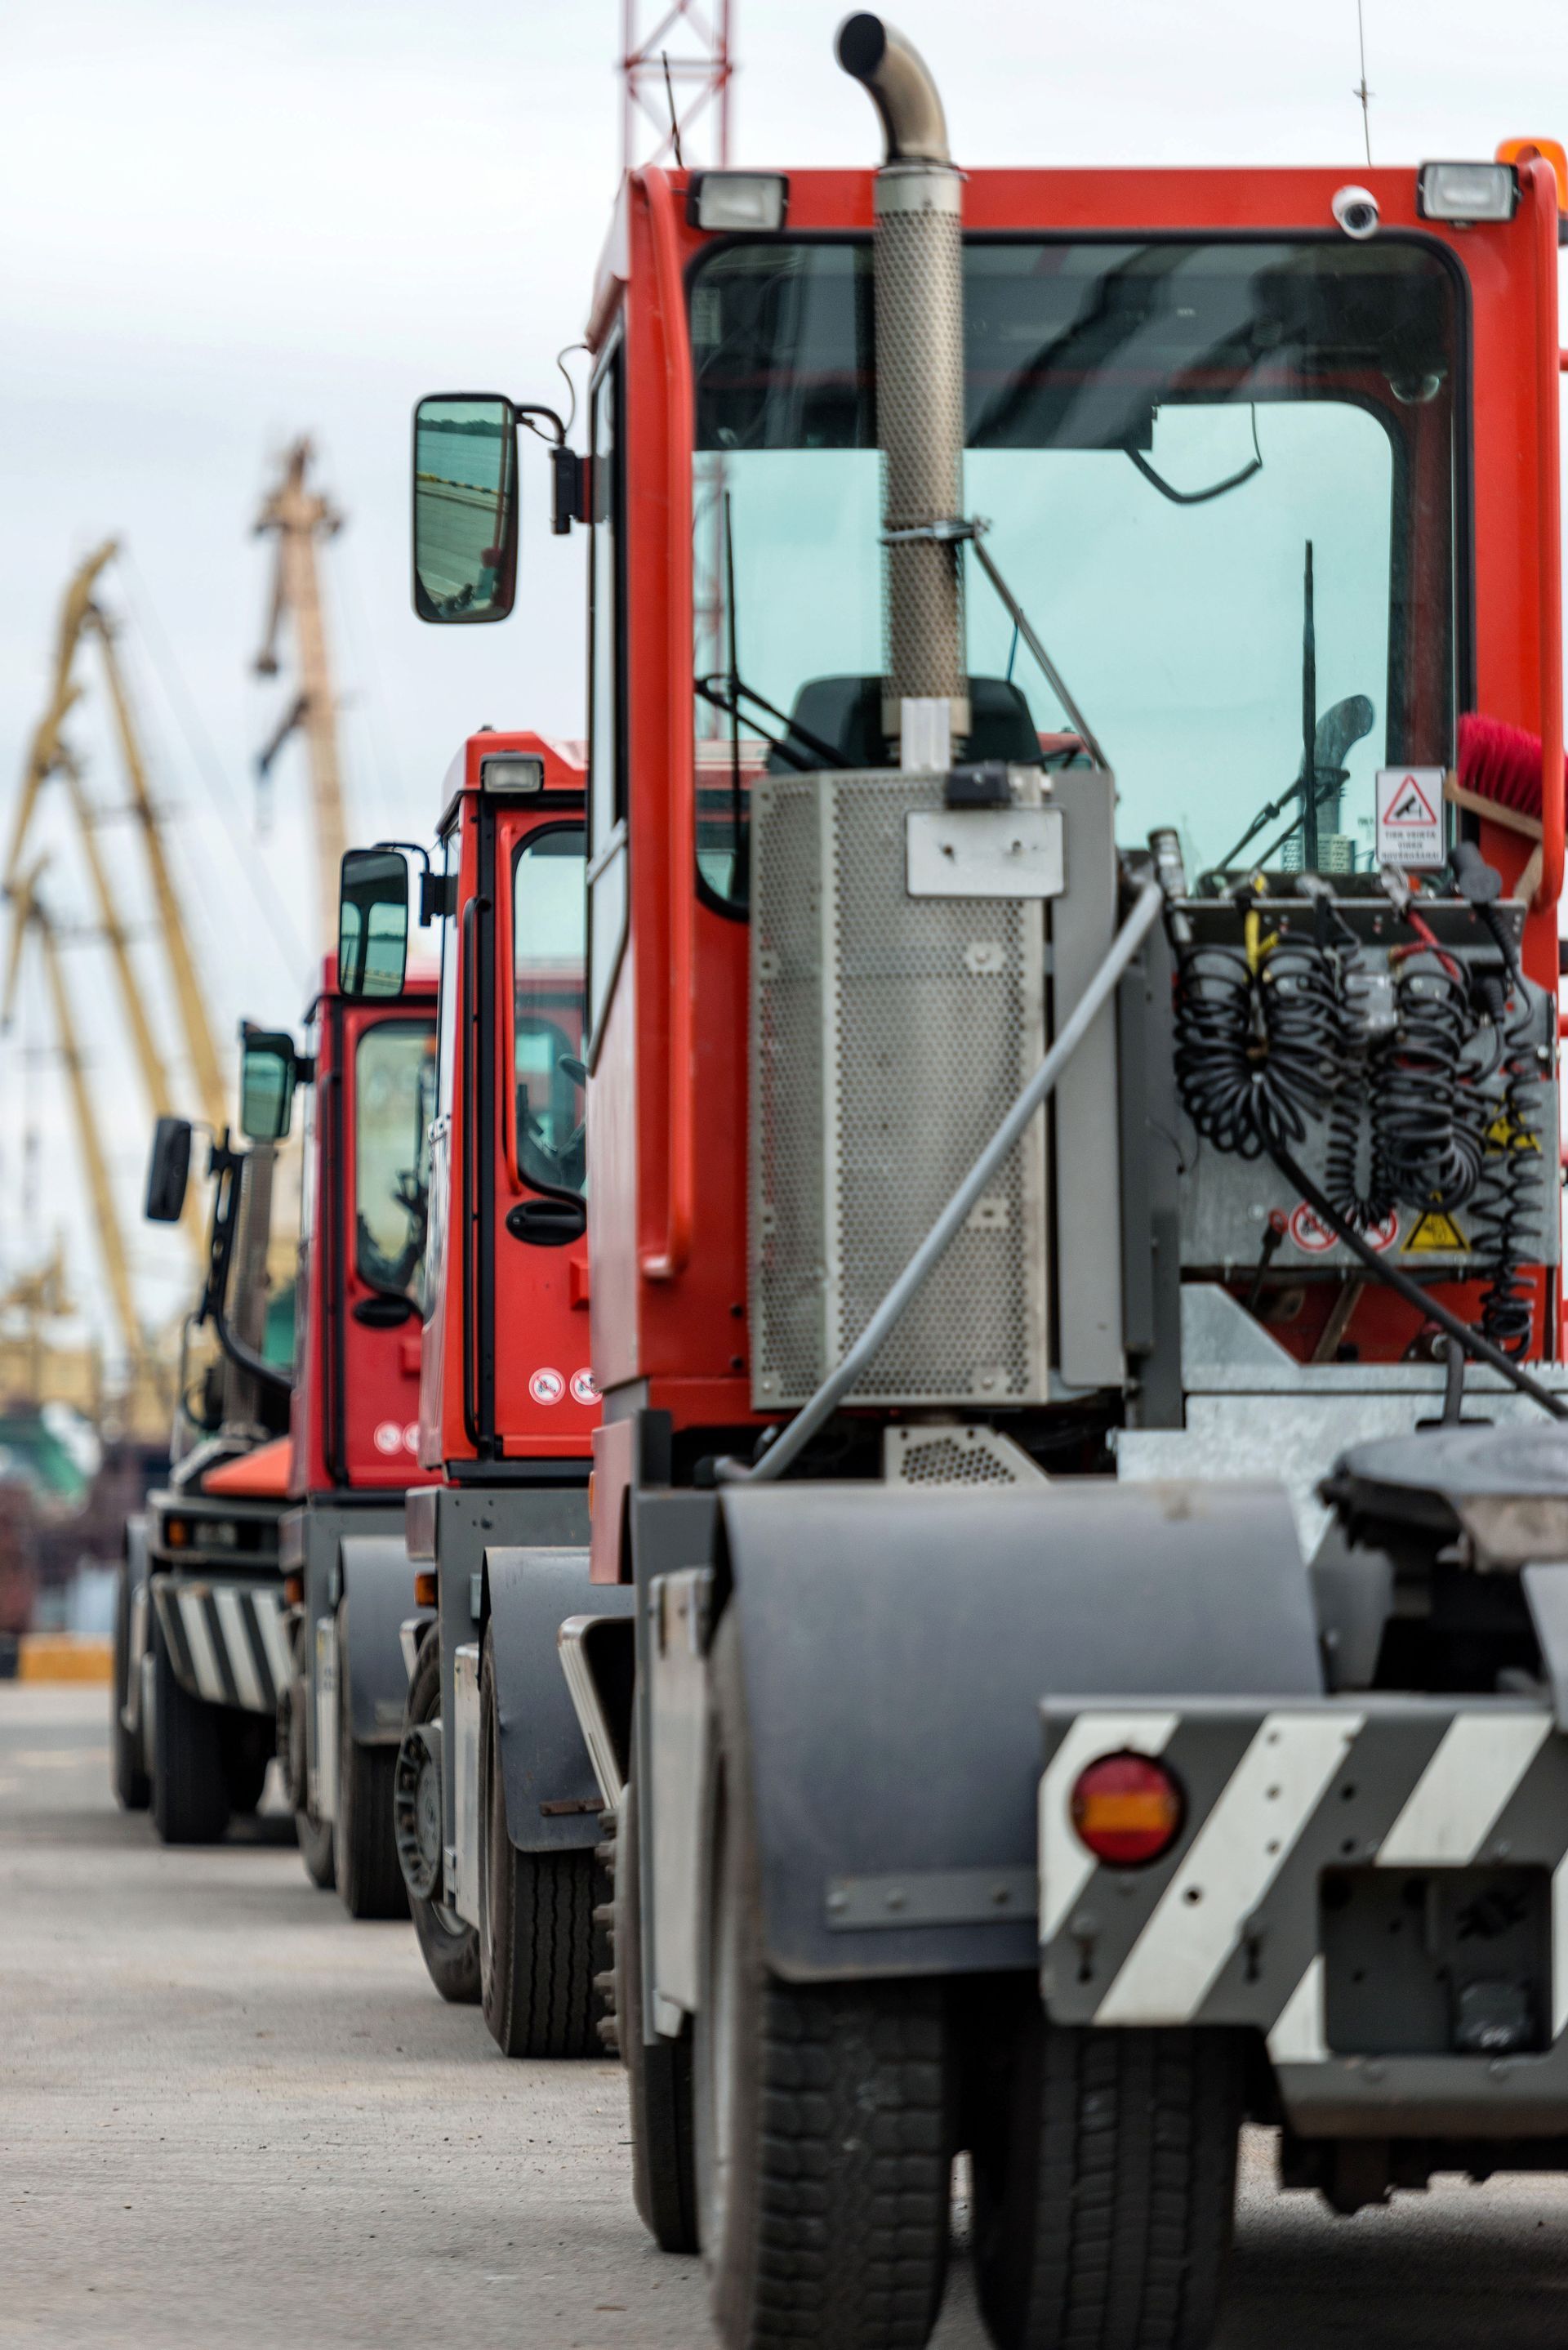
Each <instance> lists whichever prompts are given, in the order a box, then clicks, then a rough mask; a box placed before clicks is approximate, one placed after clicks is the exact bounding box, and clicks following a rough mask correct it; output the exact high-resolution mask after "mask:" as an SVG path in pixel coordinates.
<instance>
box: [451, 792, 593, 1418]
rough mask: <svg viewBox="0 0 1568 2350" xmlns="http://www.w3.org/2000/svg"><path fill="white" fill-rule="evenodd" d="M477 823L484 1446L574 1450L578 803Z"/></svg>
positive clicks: (580, 918)
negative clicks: (483, 899) (484, 981)
mask: <svg viewBox="0 0 1568 2350" xmlns="http://www.w3.org/2000/svg"><path fill="white" fill-rule="evenodd" d="M481 827H482V839H481V865H482V872H483V868H484V867H485V866H486V865H488V867H489V868H490V871H489V880H488V888H486V883H485V880H484V879H483V878H482V880H481V889H482V892H483V893H484V894H487V895H489V896H490V898H491V899H492V902H493V906H494V908H495V920H494V922H493V932H492V936H493V961H492V971H493V989H492V1014H493V1016H492V1018H491V1020H490V1022H489V1023H488V1026H489V1030H490V1035H489V1039H488V1049H484V1050H483V1052H482V1062H483V1070H484V1073H485V1076H486V1077H487V1078H488V1083H486V1084H485V1085H484V1086H483V1095H484V1097H485V1098H484V1099H483V1101H482V1103H481V1105H480V1107H481V1116H482V1118H483V1126H484V1128H485V1129H486V1131H485V1132H484V1133H483V1136H477V1137H476V1138H475V1140H476V1142H478V1143H479V1146H480V1148H479V1150H478V1152H477V1153H476V1156H477V1157H478V1159H479V1161H480V1164H481V1167H482V1169H487V1170H489V1173H490V1185H489V1190H490V1199H489V1201H488V1212H483V1211H482V1215H481V1225H482V1230H483V1232H485V1233H486V1234H487V1236H488V1241H489V1251H488V1253H489V1256H490V1264H489V1269H488V1278H487V1279H484V1278H482V1281H481V1284H480V1294H479V1300H478V1303H479V1307H480V1312H479V1315H478V1316H477V1319H478V1322H479V1328H478V1331H477V1333H476V1336H477V1338H478V1342H479V1366H478V1367H479V1370H480V1374H481V1376H480V1382H479V1385H480V1395H479V1402H480V1416H481V1421H482V1427H483V1433H484V1434H485V1435H486V1436H487V1437H488V1438H489V1440H490V1444H489V1448H488V1449H490V1450H491V1451H492V1452H493V1455H497V1456H502V1457H506V1458H521V1459H526V1458H529V1457H543V1458H549V1457H551V1456H558V1455H561V1454H564V1453H565V1454H574V1455H581V1454H585V1453H586V1452H587V1449H588V1444H589V1440H590V1437H591V1434H592V1430H593V1429H594V1427H595V1426H596V1425H597V1419H598V1399H597V1393H596V1391H595V1388H594V1385H593V1379H592V1374H591V1371H590V1369H589V1350H588V1310H587V1309H588V1265H587V1229H586V1227H587V1156H586V1149H585V1115H586V1107H587V1104H586V1096H585V1091H584V1087H585V1083H586V1078H587V1070H586V1068H585V1066H584V1060H583V1055H584V1048H585V1043H586V1035H585V1019H586V1007H585V996H584V962H585V919H586V895H585V889H584V858H585V829H584V811H583V803H582V798H581V795H580V794H568V793H565V792H552V793H550V794H548V795H545V796H543V797H541V798H538V799H530V800H527V801H523V802H513V803H503V804H502V805H501V806H497V807H495V808H494V809H493V812H490V811H486V812H484V813H483V814H482V817H481ZM485 833H488V834H489V836H490V841H489V854H488V856H486V854H485V853H484V852H485V843H484V838H483V836H484V834H485ZM481 1025H482V1026H483V1025H485V1024H484V1023H483V1022H482V1023H481ZM482 1043H483V1040H481V1039H479V1038H476V1044H482ZM486 1374H487V1376H486Z"/></svg>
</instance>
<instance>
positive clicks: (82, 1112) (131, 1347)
mask: <svg viewBox="0 0 1568 2350" xmlns="http://www.w3.org/2000/svg"><path fill="white" fill-rule="evenodd" d="M42 870H43V865H42V863H41V862H40V863H39V864H37V865H35V866H34V867H33V868H32V869H31V871H30V872H28V873H27V874H26V875H21V876H18V877H17V878H16V879H15V880H14V881H13V882H12V885H11V895H12V899H13V903H14V905H15V907H16V928H15V931H14V932H13V936H12V948H11V962H10V969H9V972H8V973H7V988H6V994H7V1000H8V1001H9V998H10V996H11V995H12V994H13V993H14V992H15V987H16V970H17V965H18V962H19V960H20V954H21V941H22V938H23V936H24V935H25V933H26V931H29V930H30V931H33V932H34V934H35V935H36V938H37V941H38V946H39V951H40V953H41V955H42V957H43V964H44V977H45V981H46V983H47V987H48V991H49V1001H50V1005H51V1008H52V1010H53V1012H54V1015H55V1035H56V1037H57V1042H58V1048H59V1054H60V1058H61V1061H62V1062H63V1064H64V1066H65V1071H66V1081H67V1086H68V1087H69V1089H70V1097H71V1109H72V1113H73V1115H74V1118H75V1120H76V1128H77V1141H78V1146H79V1148H80V1150H81V1159H82V1166H83V1169H84V1170H85V1171H86V1174H87V1180H88V1196H89V1198H90V1199H91V1201H92V1211H93V1222H94V1223H95V1224H96V1226H97V1227H98V1241H99V1250H100V1252H101V1253H102V1257H103V1266H104V1272H105V1274H106V1275H107V1276H108V1280H109V1294H110V1295H111V1297H112V1298H113V1300H114V1310H115V1315H116V1318H117V1319H118V1321H119V1327H120V1332H121V1335H122V1336H123V1337H124V1340H125V1349H126V1353H127V1355H128V1356H129V1357H130V1364H131V1367H132V1370H133V1372H137V1373H140V1372H141V1371H143V1370H144V1369H145V1368H146V1367H148V1366H147V1354H148V1350H147V1341H146V1338H145V1336H143V1333H142V1328H141V1325H140V1321H139V1319H138V1318H137V1312H136V1299H135V1295H134V1293H133V1291H132V1287H131V1279H130V1256H129V1253H128V1252H127V1250H126V1245H125V1235H124V1233H123V1232H121V1230H120V1224H119V1212H118V1211H117V1210H116V1207H115V1204H114V1185H113V1183H112V1181H111V1180H110V1178H109V1161H108V1160H107V1159H106V1158H105V1157H104V1149H103V1139H102V1135H101V1133H100V1130H99V1121H98V1118H97V1117H96V1116H95V1114H94V1110H93V1104H92V1097H91V1096H90V1094H89V1093H88V1083H87V1072H86V1069H85V1066H84V1065H83V1061H82V1055H81V1046H80V1043H79V1040H78V1034H77V1024H76V1014H75V1013H74V1011H73V1010H72V1007H71V999H70V991H69V989H68V988H67V985H66V974H65V971H64V969H63V967H62V965H61V962H60V950H59V941H58V940H57V938H56V936H55V929H54V924H53V923H52V921H51V920H50V919H49V916H48V913H47V910H46V909H45V906H44V903H43V900H42V899H40V897H39V895H38V879H39V875H40V874H41V872H42Z"/></svg>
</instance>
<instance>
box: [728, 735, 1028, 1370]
mask: <svg viewBox="0 0 1568 2350" xmlns="http://www.w3.org/2000/svg"><path fill="white" fill-rule="evenodd" d="M941 794H942V786H941V780H940V777H937V776H918V775H915V776H911V775H899V774H892V773H888V772H879V773H876V774H869V775H826V776H823V775H813V776H806V777H801V778H798V779H794V778H792V779H789V780H787V781H784V780H772V779H770V780H769V781H768V782H766V783H765V784H762V785H759V786H758V787H757V790H756V792H755V794H754V795H753V844H754V846H753V858H754V866H753V901H752V902H753V1183H752V1195H753V1196H752V1206H753V1278H752V1305H753V1347H754V1367H753V1393H754V1397H755V1400H756V1402H757V1404H758V1406H759V1408H761V1409H768V1408H770V1407H773V1406H776V1405H778V1404H781V1403H791V1402H802V1401H804V1400H805V1398H806V1397H807V1396H808V1395H809V1394H810V1393H811V1392H812V1390H813V1389H814V1388H815V1386H816V1385H817V1384H818V1382H819V1381H820V1380H821V1379H822V1378H824V1377H825V1376H826V1373H827V1371H828V1370H829V1369H831V1368H832V1367H833V1365H834V1364H835V1363H836V1362H837V1361H838V1360H839V1358H840V1357H841V1356H842V1354H843V1352H844V1350H845V1348H846V1347H847V1346H848V1345H849V1344H850V1343H851V1342H852V1341H853V1340H854V1339H855V1338H856V1337H857V1336H858V1334H859V1332H860V1331H861V1330H863V1329H864V1328H865V1326H866V1324H867V1321H868V1319H869V1317H870V1315H871V1314H872V1313H873V1311H874V1310H875V1308H876V1307H877V1305H878V1304H879V1303H880V1301H881V1299H882V1298H883V1297H884V1296H885V1295H886V1294H887V1292H888V1289H889V1288H890V1287H891V1285H892V1284H893V1282H894V1280H895V1279H896V1277H897V1275H898V1274H899V1273H900V1272H901V1271H902V1270H903V1267H904V1266H905V1264H906V1263H908V1262H909V1257H910V1256H911V1255H912V1254H913V1253H914V1251H915V1249H916V1248H917V1246H918V1245H919V1243H920V1241H921V1240H923V1239H924V1237H925V1235H926V1233H927V1232H929V1229H930V1227H931V1225H932V1224H933V1223H934V1222H935V1221H936V1219H937V1216H938V1214H939V1213H940V1210H941V1209H942V1207H943V1206H944V1205H945V1204H946V1202H947V1201H948V1200H949V1198H950V1196H951V1194H952V1192H953V1191H955V1190H956V1189H957V1187H958V1184H959V1182H960V1180H961V1178H962V1177H963V1176H964V1175H965V1174H966V1173H967V1172H968V1170H969V1169H970V1167H971V1165H972V1164H973V1161H974V1160H975V1159H976V1158H977V1157H978V1156H979V1153H980V1151H981V1148H982V1146H983V1145H984V1144H985V1143H986V1142H987V1141H988V1140H989V1139H990V1138H991V1136H992V1134H993V1133H994V1131H995V1129H996V1128H997V1127H998V1126H999V1125H1000V1124H1001V1122H1002V1118H1003V1116H1004V1115H1005V1113H1006V1111H1007V1110H1008V1108H1009V1107H1011V1105H1012V1101H1013V1100H1014V1098H1015V1097H1016V1096H1017V1093H1018V1090H1019V1087H1020V1086H1021V1085H1022V1084H1023V1081H1024V1079H1025V1077H1026V1076H1028V1075H1029V1073H1030V1072H1031V1071H1032V1070H1033V1068H1034V1067H1035V1066H1037V1065H1038V1063H1039V1061H1040V1058H1041V1056H1042V1055H1043V1053H1044V981H1043V962H1044V957H1043V937H1044V922H1043V916H1042V910H1041V908H1040V905H1039V904H1038V903H1037V902H1033V903H1032V902H1027V901H1024V902H1020V901H1017V900H1013V899H929V898H925V899H911V898H910V897H909V895H908V894H907V892H906V889H905V886H904V883H905V877H904V853H905V852H904V837H905V836H904V820H905V816H906V815H907V814H908V813H909V811H910V810H911V809H916V808H936V807H939V806H940V805H941ZM1044 1174H1045V1169H1044V1118H1041V1119H1038V1120H1036V1121H1035V1123H1034V1124H1033V1126H1032V1127H1031V1128H1030V1131H1029V1133H1028V1134H1027V1135H1026V1137H1025V1138H1024V1140H1023V1143H1021V1144H1020V1146H1019V1148H1018V1149H1017V1150H1015V1151H1014V1152H1013V1154H1012V1158H1011V1159H1009V1160H1008V1162H1007V1163H1006V1165H1005V1167H1004V1168H1003V1169H1002V1172H1001V1173H1000V1174H999V1175H998V1177H997V1179H996V1181H995V1183H994V1184H993V1186H992V1190H991V1191H990V1192H989V1193H988V1194H987V1195H986V1197H985V1199H984V1200H982V1201H981V1203H980V1205H979V1206H978V1207H977V1208H976V1210H975V1211H974V1213H973V1214H972V1216H971V1219H970V1222H969V1224H968V1226H967V1227H966V1229H965V1230H964V1231H963V1232H961V1233H960V1234H959V1236H958V1238H957V1239H956V1240H955V1241H954V1243H953V1244H952V1246H951V1247H950V1250H949V1251H948V1253H947V1255H946V1256H945V1258H944V1259H943V1260H942V1262H941V1263H940V1264H939V1265H938V1266H937V1268H936V1270H935V1272H934V1273H933V1274H932V1275H931V1277H930V1279H929V1282H928V1284H927V1285H926V1287H925V1289H924V1290H923V1291H922V1292H921V1294H920V1295H919V1297H918V1298H917V1299H916V1301H915V1303H914V1304H913V1305H911V1306H910V1308H909V1312H908V1314H907V1315H905V1317H904V1319H903V1321H902V1322H901V1324H900V1325H899V1326H898V1329H896V1330H895V1331H894V1332H893V1334H892V1336H890V1337H889V1339H888V1343H887V1345H886V1346H885V1347H883V1349H882V1351H881V1353H880V1354H879V1356H878V1357H877V1360H876V1361H875V1362H874V1363H873V1364H872V1365H871V1367H870V1368H869V1370H868V1371H867V1375H866V1377H865V1378H864V1379H863V1380H862V1381H861V1383H860V1385H859V1386H858V1387H857V1388H856V1389H855V1396H856V1399H857V1400H858V1401H861V1402H867V1403H869V1402H880V1403H919V1404H939V1403H966V1404H974V1403H988V1404H1005V1403H1023V1402H1031V1401H1038V1400H1041V1399H1044V1395H1045V1392H1046V1379H1047V1371H1046V1268H1045V1207H1044V1201H1045V1180H1044Z"/></svg>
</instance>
